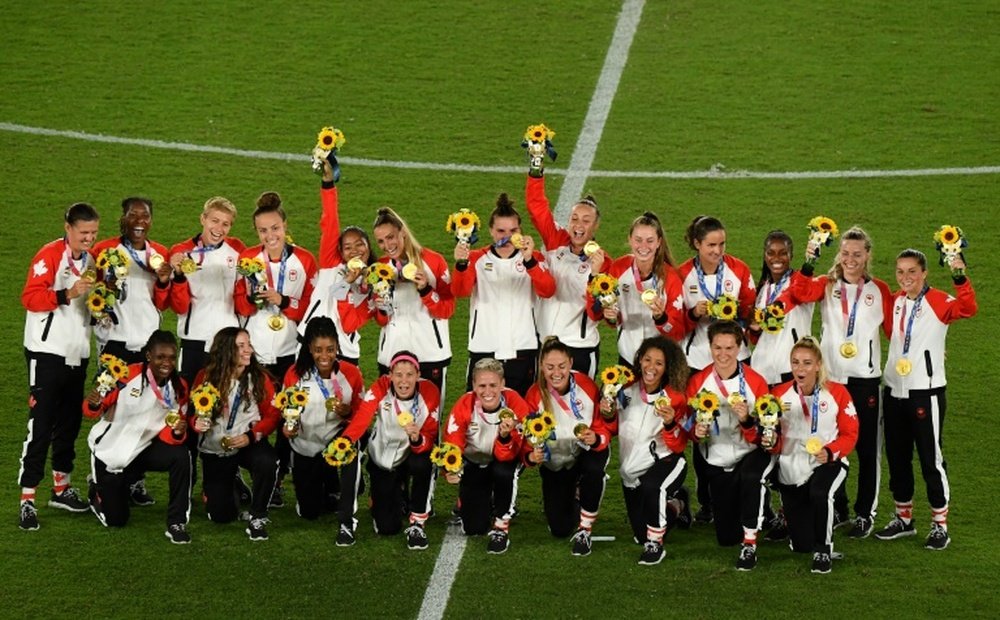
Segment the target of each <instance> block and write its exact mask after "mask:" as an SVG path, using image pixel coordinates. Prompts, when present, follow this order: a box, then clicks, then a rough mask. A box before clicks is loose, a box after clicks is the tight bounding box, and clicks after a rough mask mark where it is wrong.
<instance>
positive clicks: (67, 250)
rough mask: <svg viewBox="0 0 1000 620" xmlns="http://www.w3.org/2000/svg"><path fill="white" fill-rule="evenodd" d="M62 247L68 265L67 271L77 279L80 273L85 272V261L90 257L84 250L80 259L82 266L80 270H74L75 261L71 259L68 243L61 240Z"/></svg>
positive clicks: (71, 253) (71, 252)
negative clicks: (64, 247) (63, 246)
mask: <svg viewBox="0 0 1000 620" xmlns="http://www.w3.org/2000/svg"><path fill="white" fill-rule="evenodd" d="M63 245H65V246H66V263H67V264H68V265H69V270H70V271H72V272H73V275H74V276H77V277H79V276H80V274H81V273H83V272H84V271H86V270H87V260H88V257H89V256H90V255H89V254H88V253H87V251H86V250H84V252H83V256H81V257H80V261H81V262H82V264H81V265H80V268H79V269H77V268H76V260H75V259H74V258H73V251H72V250H70V249H69V241H67V240H66V239H65V238H63Z"/></svg>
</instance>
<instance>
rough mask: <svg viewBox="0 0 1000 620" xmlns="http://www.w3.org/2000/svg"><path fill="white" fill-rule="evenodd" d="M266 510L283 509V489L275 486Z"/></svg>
mask: <svg viewBox="0 0 1000 620" xmlns="http://www.w3.org/2000/svg"><path fill="white" fill-rule="evenodd" d="M267 507H268V508H284V507H285V487H283V486H276V487H274V490H273V491H271V499H270V500H268V502H267Z"/></svg>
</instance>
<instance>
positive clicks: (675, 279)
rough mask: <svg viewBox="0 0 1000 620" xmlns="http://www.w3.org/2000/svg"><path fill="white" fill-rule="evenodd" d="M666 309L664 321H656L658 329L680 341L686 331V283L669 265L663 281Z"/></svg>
mask: <svg viewBox="0 0 1000 620" xmlns="http://www.w3.org/2000/svg"><path fill="white" fill-rule="evenodd" d="M663 296H664V309H663V313H664V314H663V316H664V317H665V318H666V320H664V321H663V323H656V321H655V320H654V324H655V325H656V329H657V331H659V332H660V333H661V334H663V335H664V336H667V337H668V338H671V339H672V340H675V341H677V342H680V341H681V340H682V339H683V338H684V334H685V333H686V329H685V328H686V326H687V320H686V318H685V316H686V315H687V312H686V311H685V310H684V285H683V283H682V282H681V278H680V276H679V275H677V271H676V270H675V269H673V268H671V267H670V266H669V265H668V266H667V277H666V280H665V281H664V283H663Z"/></svg>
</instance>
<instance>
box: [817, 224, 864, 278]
mask: <svg viewBox="0 0 1000 620" xmlns="http://www.w3.org/2000/svg"><path fill="white" fill-rule="evenodd" d="M845 241H861V242H863V243H864V245H865V251H867V252H868V260H866V261H865V267H864V269H862V273H861V276H862V277H863V278H864V279H865V280H871V277H872V276H871V266H872V238H871V237H869V236H868V233H866V232H865V230H864V229H863V228H861V227H860V226H851V227H850V228H848V229H847V230H846V231H845V232H844V234H843V236H841V238H840V247H843V246H844V242H845ZM826 277H827V278H829V279H830V281H831V282H836V281H837V280H841V279H843V277H844V267H843V266H842V265H841V264H840V259H839V254H838V258H836V259H834V261H833V266H832V267H830V271H829V272H827V274H826Z"/></svg>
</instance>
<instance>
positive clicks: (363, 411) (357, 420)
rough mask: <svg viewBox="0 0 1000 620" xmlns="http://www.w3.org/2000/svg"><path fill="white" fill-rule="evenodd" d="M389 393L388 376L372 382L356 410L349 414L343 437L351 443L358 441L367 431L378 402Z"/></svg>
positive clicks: (373, 417)
mask: <svg viewBox="0 0 1000 620" xmlns="http://www.w3.org/2000/svg"><path fill="white" fill-rule="evenodd" d="M388 393H389V377H387V376H385V375H383V376H381V377H379V378H378V380H377V381H376V382H375V383H373V384H372V386H371V388H369V390H368V392H367V393H365V397H364V400H362V401H361V404H360V405H359V406H358V409H357V411H356V412H355V413H354V415H352V416H351V421H350V422H349V423H348V424H347V428H346V429H345V430H344V437H347V438H348V439H350V440H351V443H355V444H356V443H358V441H360V440H361V437H362V436H363V435H364V434H365V433H366V432H367V431H368V427H369V426H371V424H372V420H374V419H375V414H376V413H377V412H378V406H379V403H381V402H382V399H383V398H385V395H386V394H388Z"/></svg>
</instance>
